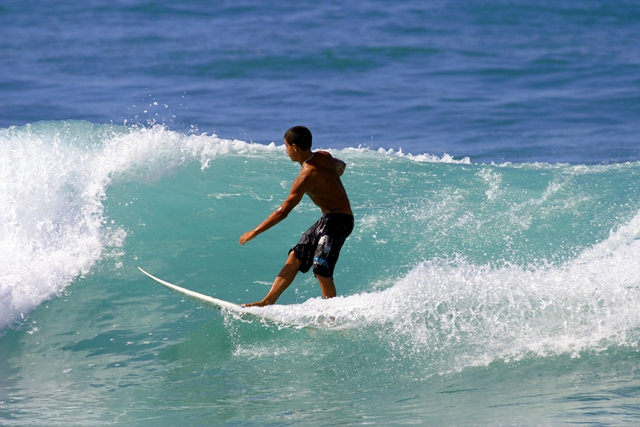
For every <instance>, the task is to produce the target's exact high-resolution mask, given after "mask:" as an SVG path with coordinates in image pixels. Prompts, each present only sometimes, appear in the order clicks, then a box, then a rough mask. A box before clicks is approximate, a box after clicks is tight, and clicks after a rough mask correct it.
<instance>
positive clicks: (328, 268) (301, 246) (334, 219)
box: [289, 213, 353, 278]
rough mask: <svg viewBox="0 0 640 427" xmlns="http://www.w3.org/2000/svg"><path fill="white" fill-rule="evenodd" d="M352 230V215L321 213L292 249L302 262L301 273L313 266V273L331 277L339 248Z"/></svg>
mask: <svg viewBox="0 0 640 427" xmlns="http://www.w3.org/2000/svg"><path fill="white" fill-rule="evenodd" d="M352 231H353V215H349V214H342V213H334V214H327V215H322V217H321V218H320V219H319V220H318V221H317V222H316V223H315V224H313V225H312V226H311V227H310V228H309V229H308V230H307V231H305V233H304V234H303V235H302V237H301V238H300V241H299V242H298V244H297V245H295V246H294V247H293V248H292V249H291V250H290V251H289V252H291V251H293V252H294V253H295V255H296V258H297V259H298V260H299V261H301V262H302V264H301V265H300V268H299V270H300V271H301V272H303V273H306V272H307V271H309V269H310V268H311V267H312V266H313V274H315V275H317V276H321V277H331V278H333V269H334V267H335V266H336V263H337V262H338V256H339V255H340V249H342V245H343V244H344V241H345V240H346V239H347V237H349V234H351V232H352Z"/></svg>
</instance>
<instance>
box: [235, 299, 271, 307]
mask: <svg viewBox="0 0 640 427" xmlns="http://www.w3.org/2000/svg"><path fill="white" fill-rule="evenodd" d="M241 305H242V307H264V306H265V305H270V304H269V303H268V302H265V301H264V300H262V301H258V302H252V303H248V304H241Z"/></svg>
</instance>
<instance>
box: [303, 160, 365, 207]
mask: <svg viewBox="0 0 640 427" xmlns="http://www.w3.org/2000/svg"><path fill="white" fill-rule="evenodd" d="M298 180H300V184H301V188H302V189H304V192H305V193H306V194H307V195H308V196H309V198H311V200H312V201H313V203H315V204H316V206H318V207H319V208H320V210H321V211H322V214H323V215H326V214H330V213H344V214H349V215H353V212H352V211H351V204H350V203H349V198H348V196H347V192H346V190H345V189H344V186H343V185H342V181H341V180H340V175H339V174H338V170H337V168H336V163H335V159H334V158H333V157H332V156H331V154H329V153H327V152H326V151H316V152H314V153H313V156H312V157H311V158H309V159H308V160H307V161H306V162H304V164H303V165H302V170H301V171H300V175H299V176H298Z"/></svg>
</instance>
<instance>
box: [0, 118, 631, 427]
mask: <svg viewBox="0 0 640 427" xmlns="http://www.w3.org/2000/svg"><path fill="white" fill-rule="evenodd" d="M317 148H321V147H317ZM0 150H1V152H0V165H1V167H0V171H1V173H2V176H0V197H1V200H2V203H0V206H1V209H2V215H1V216H0V218H1V219H2V223H1V227H2V228H1V230H0V239H1V242H0V247H1V248H2V249H1V250H2V257H0V263H1V264H0V275H1V277H0V321H1V323H0V326H1V327H2V328H3V329H2V330H3V335H4V336H3V337H2V339H1V340H0V348H1V349H2V352H3V354H6V357H4V359H3V360H4V361H3V362H2V363H0V371H2V374H3V378H5V380H4V384H5V385H6V387H3V389H4V390H6V391H4V392H2V394H0V400H2V401H9V399H10V398H14V397H15V396H19V395H21V393H23V394H24V393H27V394H29V393H33V395H35V396H40V398H34V399H35V400H33V401H30V400H28V399H27V400H26V401H25V402H26V403H24V402H23V403H21V404H20V408H21V409H20V410H22V411H26V412H28V413H32V414H38V413H42V414H44V413H45V412H46V411H48V410H52V407H49V406H46V405H45V406H42V407H38V406H37V404H36V403H37V402H42V401H43V399H44V400H45V401H46V402H48V403H47V404H48V405H56V404H59V403H60V402H61V401H62V400H66V399H76V400H75V401H78V402H83V404H86V405H90V406H91V407H93V408H95V409H94V411H95V412H94V413H93V415H92V414H91V413H84V412H82V411H80V412H79V411H72V413H71V412H69V413H68V414H67V415H68V416H72V415H73V417H76V418H77V419H78V420H80V421H79V422H81V423H84V424H86V423H87V422H96V423H99V422H100V421H101V420H102V421H104V418H103V417H104V416H105V413H107V412H109V411H118V410H122V411H124V410H125V409H124V408H126V407H127V405H129V403H130V402H131V401H134V402H138V405H139V406H138V408H137V409H134V410H133V411H131V412H128V414H129V415H126V416H124V419H126V420H129V421H131V422H133V421H135V420H136V419H137V418H136V417H143V416H148V415H149V414H150V413H153V412H154V411H158V410H161V411H164V412H166V414H167V416H168V417H169V418H171V416H170V415H169V414H170V412H171V411H173V410H175V408H174V407H172V404H171V402H172V397H171V396H172V394H173V395H174V396H176V393H177V395H179V396H186V397H185V399H187V400H188V402H189V404H188V405H187V406H189V408H187V409H185V411H186V412H185V413H187V414H200V413H201V407H200V406H201V405H202V404H204V403H203V402H205V401H206V398H205V397H204V396H205V395H206V393H208V392H207V390H208V388H209V387H214V388H215V390H216V391H215V393H217V394H216V396H218V398H221V397H220V396H224V395H229V396H233V397H232V398H231V399H236V400H234V402H235V403H234V404H233V405H231V406H229V405H227V404H223V403H219V404H218V406H217V408H218V409H219V410H220V411H222V412H221V413H220V414H222V413H223V412H224V411H226V410H228V411H231V412H229V414H231V415H229V418H225V417H224V416H223V415H220V414H218V415H208V416H207V417H208V418H206V419H208V420H215V421H216V422H219V421H220V420H225V419H229V420H233V419H238V417H239V418H242V419H245V420H247V419H253V418H252V417H257V416H258V415H257V414H259V413H260V412H261V408H262V409H264V408H263V407H262V406H261V405H262V404H251V403H247V402H244V401H243V399H245V398H248V397H246V396H253V398H256V396H258V397H259V396H263V398H264V399H265V402H264V403H263V404H264V405H268V403H266V402H267V401H269V397H268V394H269V392H268V391H267V390H273V391H274V393H276V394H277V395H278V396H280V397H281V396H283V395H284V394H286V390H287V387H290V386H291V384H290V381H298V386H296V387H297V388H296V389H297V390H298V391H297V392H298V393H303V395H301V396H302V397H299V398H292V399H293V400H294V401H295V404H296V405H298V407H299V408H305V407H308V406H309V405H311V403H310V402H312V401H313V399H310V397H309V395H304V392H302V391H301V390H306V393H310V394H314V393H315V394H317V395H318V396H320V397H319V398H320V399H322V400H323V401H324V402H325V403H327V404H330V403H331V402H332V398H331V396H330V395H329V394H327V393H323V392H321V391H320V389H322V387H324V386H326V387H329V384H333V385H332V387H336V386H335V384H336V382H337V383H339V384H343V386H337V387H338V389H339V390H341V391H340V392H339V395H340V396H341V397H342V398H346V397H347V396H351V397H354V398H363V399H364V398H367V399H370V400H372V401H376V399H378V400H379V399H381V398H383V397H386V398H389V394H388V393H387V394H385V392H384V387H387V388H389V390H393V389H394V387H396V386H397V387H404V386H405V385H406V384H413V386H412V387H413V389H415V390H418V391H417V392H416V393H418V394H420V393H430V392H432V391H429V390H431V388H432V387H433V383H424V382H422V381H424V379H426V378H431V377H433V376H434V375H448V376H449V378H454V379H455V378H456V375H458V372H460V371H462V370H467V372H471V374H470V375H471V376H472V377H473V375H476V374H473V372H477V375H479V376H482V373H481V371H474V369H480V368H482V367H487V366H494V367H496V369H498V371H499V372H500V375H502V376H503V377H505V378H510V379H509V381H515V380H513V378H512V377H510V376H509V374H508V372H509V371H510V370H511V369H525V368H524V367H522V366H524V365H522V364H525V365H530V364H533V365H536V366H538V365H539V366H541V367H545V366H547V367H548V366H550V365H554V364H556V363H560V364H565V365H566V366H574V365H572V363H573V362H572V360H573V358H580V357H582V358H585V360H596V361H598V360H599V362H593V363H605V361H604V359H600V358H599V357H600V356H598V355H599V354H600V353H602V352H605V353H606V354H607V356H606V357H605V359H606V360H608V362H606V363H607V364H610V365H611V366H614V365H615V364H616V363H617V362H620V361H622V360H626V359H625V358H628V357H630V356H629V354H635V353H634V351H635V350H634V349H635V348H636V346H637V342H638V339H639V332H640V319H638V317H637V314H636V313H637V307H638V305H639V304H640V279H638V277H640V261H639V260H640V256H639V255H640V241H639V240H638V237H640V211H639V210H640V198H639V197H638V187H637V182H638V174H639V173H640V163H638V162H632V163H620V164H609V165H572V164H546V163H533V164H486V163H476V162H474V161H473V159H468V158H463V159H454V158H451V157H450V156H447V155H444V154H443V155H440V156H436V155H432V154H427V153H414V154H408V153H402V152H396V151H393V150H389V151H385V150H378V151H374V150H369V149H366V148H362V147H352V148H345V149H340V150H331V151H332V153H333V154H334V155H335V156H337V157H339V158H341V159H343V160H344V161H346V162H347V165H348V167H347V172H346V173H345V175H344V180H343V181H344V184H345V186H346V188H347V190H348V192H349V194H350V197H351V200H352V205H353V210H354V213H355V216H356V227H355V230H354V232H353V234H352V235H351V237H350V238H349V239H348V241H347V243H346V244H345V247H344V249H343V252H342V254H341V258H340V261H339V263H338V267H337V272H336V276H335V279H336V283H337V288H338V294H339V296H338V298H335V299H332V300H328V301H325V300H322V299H320V298H319V295H320V292H319V289H318V288H317V283H316V282H315V279H314V278H313V277H312V276H311V275H300V276H299V277H298V278H297V279H296V282H294V284H293V285H292V286H291V288H290V289H289V290H287V292H286V293H285V294H284V295H283V296H282V298H281V300H280V301H279V304H278V305H277V306H273V307H268V308H265V309H264V310H268V311H269V314H270V317H274V318H276V319H280V320H281V322H280V323H279V325H274V324H261V323H255V322H254V323H247V322H245V321H243V320H242V319H236V318H234V317H233V316H230V315H224V314H221V313H219V312H216V311H212V310H207V309H204V308H202V307H199V306H197V305H196V304H193V303H192V302H190V301H185V300H182V299H181V298H180V297H179V296H176V295H175V294H173V293H170V292H167V291H166V290H165V289H164V288H162V287H160V286H158V285H157V284H154V283H153V282H151V281H150V280H148V279H147V278H146V277H144V276H142V275H141V274H140V273H139V272H138V270H137V268H136V267H137V266H142V267H143V268H145V269H146V270H147V271H150V272H152V273H153V274H155V275H157V276H159V277H161V278H163V279H166V280H168V281H170V282H173V283H176V284H178V285H181V286H184V287H187V288H189V289H192V290H195V291H197V292H201V293H204V294H208V295H212V296H215V297H218V298H222V299H226V300H229V301H233V302H250V301H255V300H257V299H259V298H261V297H262V296H263V295H264V294H265V293H266V291H267V290H268V287H269V285H270V283H271V281H272V280H273V278H274V277H275V275H276V274H277V272H278V271H279V269H280V267H281V265H282V263H283V262H284V260H285V258H286V254H287V252H288V249H289V248H290V247H291V246H293V245H294V244H295V243H296V242H297V239H298V237H299V235H300V233H301V232H303V231H304V230H305V229H306V228H307V227H308V226H309V225H310V224H311V223H312V222H314V221H315V219H316V218H317V217H318V216H319V212H318V209H317V208H316V207H315V206H314V205H313V204H312V203H311V202H310V201H309V200H308V199H305V200H303V202H302V203H301V204H300V205H299V206H298V207H297V208H296V209H295V210H294V211H293V212H292V214H291V215H290V216H289V217H288V218H287V219H286V221H285V222H283V223H281V224H280V225H278V226H277V227H275V228H273V229H271V230H269V231H268V232H267V233H265V234H263V235H261V236H259V237H258V238H257V239H256V240H254V241H252V242H250V243H249V244H247V245H246V246H244V247H243V246H240V245H239V244H238V243H237V242H238V238H239V236H240V235H241V234H242V233H243V232H244V231H246V230H248V229H251V228H253V227H254V226H255V225H256V224H257V223H259V222H260V221H261V220H262V219H263V218H264V217H265V216H266V215H267V214H268V213H269V212H271V210H273V209H275V208H276V207H277V206H279V204H280V203H281V202H282V200H283V199H284V197H285V195H286V194H287V191H288V189H289V186H290V184H291V182H292V180H293V179H294V178H295V176H296V174H297V172H298V168H299V166H298V165H297V164H295V163H292V162H290V161H289V159H288V157H287V156H286V154H285V153H284V150H283V148H282V146H281V144H280V143H279V142H278V143H277V144H276V143H273V144H270V145H260V144H253V143H247V142H244V141H231V140H224V139H220V138H218V137H216V136H214V135H202V134H200V135H196V134H183V133H179V132H174V131H171V130H169V129H166V128H164V127H162V126H149V127H124V126H112V125H93V124H91V123H88V122H72V121H66V122H41V123H36V124H33V125H29V126H25V127H12V128H9V129H3V130H1V131H0ZM327 319H331V322H329V326H327V325H328V322H327ZM286 324H296V325H303V326H306V327H304V328H287V327H284V328H283V327H282V325H286ZM60 351H62V353H63V354H64V356H63V357H58V356H54V355H55V354H59V352H60ZM36 360H37V364H36V365H29V364H30V363H31V362H32V361H36ZM8 361H11V362H10V363H11V367H12V368H11V369H9V367H8V366H9V362H8ZM616 361H617V362H616ZM274 364H275V365H274ZM514 364H515V365H514ZM14 369H15V370H16V371H14ZM268 369H272V373H271V374H269V375H267V376H266V377H264V376H263V377H262V380H261V381H262V382H260V381H258V383H252V382H250V380H249V379H247V378H244V379H238V378H239V377H246V376H251V375H252V374H251V372H254V373H257V372H262V371H266V370H268ZM540 369H542V368H540ZM11 372H21V374H20V375H19V376H15V375H13V374H12V373H11ZM309 372H312V377H313V381H315V382H313V381H312V380H311V379H309V378H307V375H308V373H309ZM143 373H144V374H143ZM323 377H324V379H321V378H323ZM172 378H173V379H175V380H176V382H175V383H173V382H172V380H171V379H172ZM304 378H307V379H306V380H305V379H304ZM341 378H342V380H341ZM329 379H330V381H329ZM30 381H34V382H35V384H39V385H40V386H42V384H46V386H45V387H40V388H39V389H38V390H35V389H34V388H33V386H32V385H31V383H30ZM167 381H168V382H169V383H170V385H169V386H168V388H167V389H166V391H163V392H161V393H159V394H158V393H157V391H158V390H160V389H163V388H164V385H163V384H165V382H167ZM452 381H454V382H455V380H452ZM469 381H471V380H469ZM478 381H480V380H478ZM66 382H70V383H69V384H73V385H69V387H68V388H65V392H64V393H61V394H60V393H59V391H58V390H59V386H58V385H55V384H61V383H66ZM472 382H473V381H472ZM323 384H324V385H323ZM394 384H395V386H394ZM54 385H55V386H54ZM511 386H512V387H514V388H517V387H516V383H515V382H514V383H513V384H511ZM234 387H240V388H243V390H244V391H243V392H242V393H238V394H236V393H233V391H232V390H233V389H234ZM380 387H383V391H382V392H380V390H379V388H380ZM148 388H151V389H153V390H155V391H154V392H153V396H154V398H153V400H152V401H147V402H144V403H143V401H144V398H143V395H144V390H145V389H148ZM319 388H320V389H319ZM125 389H126V390H125ZM10 390H18V392H15V393H14V392H11V391H10ZM127 390H128V391H127ZM230 390H231V391H230ZM261 390H263V391H261ZM375 390H378V391H377V393H381V394H380V396H383V397H378V398H376V397H375V393H374V391H375ZM283 393H284V394H283ZM407 393H408V391H407ZM12 396H13V397H12ZM109 396H113V397H109ZM242 396H245V397H242ZM305 396H306V397H305ZM45 397H46V399H45ZM562 398H563V399H570V397H568V396H563V397H562ZM3 399H4V400H3ZM155 399H157V400H155ZM173 399H174V400H173V402H175V403H176V404H178V402H179V401H180V399H178V398H175V397H174V398H173ZM238 399H239V400H238ZM300 399H301V400H300ZM398 399H400V400H399V402H400V403H398V405H399V406H397V407H396V409H397V410H399V411H405V410H406V411H409V412H412V411H419V410H420V409H419V408H418V407H417V406H414V405H413V404H412V402H413V400H412V395H408V394H407V395H402V396H400V397H398ZM418 401H421V400H420V399H418ZM29 402H32V403H29ZM278 402H279V403H278V405H282V400H278ZM403 402H404V403H403ZM240 404H247V405H248V406H247V408H246V411H247V412H246V413H244V414H242V415H238V413H237V412H234V411H237V410H238V409H237V408H238V405H240ZM285 406H286V405H285ZM231 407H233V408H235V409H229V408H231ZM279 407H280V409H282V410H283V411H284V410H285V408H284V406H279ZM338 407H340V408H342V409H340V410H341V411H345V410H346V409H345V407H344V406H341V405H338ZM225 408H226V409H225ZM300 410H302V409H300ZM234 413H235V414H236V415H233V414H234ZM183 415H184V414H183ZM397 415H398V416H399V417H400V418H401V417H402V416H401V414H397ZM34 416H35V417H37V415H34ZM73 417H72V418H73ZM234 417H235V418H234ZM272 417H275V418H270V422H272V423H277V422H278V417H277V416H275V415H272ZM212 422H213V421H212ZM139 424H140V425H141V424H144V423H139Z"/></svg>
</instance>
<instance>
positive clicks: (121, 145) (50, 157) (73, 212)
mask: <svg viewBox="0 0 640 427" xmlns="http://www.w3.org/2000/svg"><path fill="white" fill-rule="evenodd" d="M283 150H284V148H283V146H282V145H276V144H275V143H271V144H269V145H264V144H255V143H247V142H244V141H239V140H227V139H222V138H218V137H217V136H216V135H206V134H200V135H195V134H192V135H185V134H183V133H180V132H175V131H171V130H168V129H167V128H165V127H163V126H159V125H155V126H153V125H152V126H149V127H124V126H109V125H101V126H96V125H93V124H91V123H88V122H76V121H66V122H39V123H35V124H33V125H27V126H23V127H11V128H9V129H3V130H0V329H2V328H4V327H5V326H7V325H8V324H10V323H11V322H13V321H15V320H16V319H19V318H20V317H22V316H25V315H26V314H27V313H29V312H30V311H31V310H32V309H34V308H35V307H37V306H38V305H39V304H41V303H42V302H43V301H45V300H47V299H49V298H51V297H52V296H54V295H56V294H58V293H59V292H61V291H62V290H63V289H64V288H65V287H66V286H68V285H69V284H70V283H71V282H72V281H73V280H74V278H76V277H78V276H79V275H83V274H87V273H88V272H89V271H90V269H91V267H92V266H93V265H94V264H95V263H96V262H97V261H98V260H100V259H101V258H102V257H103V256H104V252H105V250H107V249H108V248H110V247H118V246H121V245H122V244H123V242H124V240H125V238H126V232H125V231H124V229H122V228H119V227H117V226H113V227H111V226H110V225H109V224H108V223H107V219H106V218H105V215H104V205H103V202H104V199H105V197H106V190H107V188H108V187H109V185H110V184H112V182H113V181H114V180H125V181H126V180H133V179H135V180H157V179H159V178H160V177H162V176H163V175H165V174H166V173H167V172H170V171H174V170H176V169H177V168H178V167H180V166H181V165H185V164H188V163H190V162H192V161H198V162H200V164H201V168H202V169H203V170H204V169H206V168H208V167H209V166H210V165H211V162H212V160H213V159H214V158H215V157H216V156H218V155H226V154H229V155H243V156H247V157H252V156H257V155H264V154H265V153H269V152H279V151H283ZM350 150H351V151H353V150H356V151H359V152H361V153H370V154H373V155H376V156H379V155H380V154H382V155H385V156H396V157H406V158H409V159H412V160H416V161H442V162H453V161H454V160H453V159H451V158H450V157H448V156H446V155H445V156H444V157H443V158H437V157H436V156H430V155H418V156H413V155H411V154H404V153H402V151H399V152H394V151H393V150H389V151H385V150H379V152H376V151H372V150H367V149H347V150H345V155H347V156H348V154H347V153H348V152H350ZM465 161H466V160H462V161H461V162H463V163H464V162H465Z"/></svg>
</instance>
